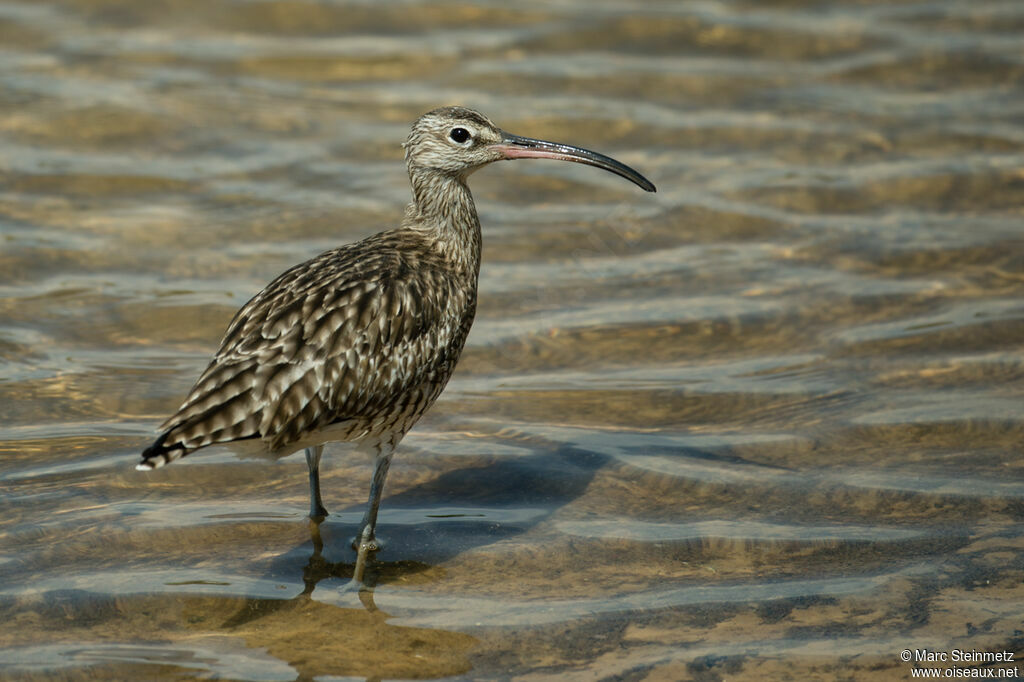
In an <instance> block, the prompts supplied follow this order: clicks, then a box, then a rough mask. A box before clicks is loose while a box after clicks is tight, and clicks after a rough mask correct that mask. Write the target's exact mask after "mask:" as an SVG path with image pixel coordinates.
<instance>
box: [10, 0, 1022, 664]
mask: <svg viewBox="0 0 1024 682" xmlns="http://www.w3.org/2000/svg"><path fill="white" fill-rule="evenodd" d="M1022 29H1024V4H1022V3H1018V2H1013V1H1012V0H1011V1H1008V2H967V1H964V2H941V1H934V2H892V1H887V2H884V3H882V2H878V3H873V2H860V3H847V2H828V1H821V2H810V1H807V2H802V1H800V0H794V1H790V2H756V3H754V2H740V1H738V0H735V1H731V0H723V1H720V2H707V3H705V2H695V3H682V2H667V1H666V2H645V3H633V2H628V1H627V0H602V1H601V2H582V1H576V0H565V1H563V2H559V3H540V2H527V3H517V4H516V5H515V6H514V8H510V7H508V6H507V4H506V3H499V2H488V1H486V0H483V1H481V2H474V3H457V2H456V3H447V4H442V5H437V4H432V3H426V2H418V1H415V0H414V1H410V2H381V1H378V2H373V3H369V2H365V3H341V2H306V1H303V0H288V1H287V2H286V1H284V0H281V1H277V2H274V1H268V2H264V1H253V0H245V1H240V2H229V1H227V0H204V1H203V2H197V1H194V0H178V1H175V2H171V1H170V0H164V1H158V2H132V1H130V0H64V1H60V2H38V1H36V2H27V1H26V2H24V3H17V2H4V3H2V4H0V238H2V240H3V241H2V247H0V405H2V410H3V415H2V419H0V453H2V455H0V490H2V491H3V494H2V496H0V677H2V679H12V680H36V679H39V680H42V679H62V680H79V679H115V680H124V679H154V680H180V679H227V680H292V679H313V678H314V677H315V678H317V679H321V680H330V679H339V678H349V677H352V678H391V677H398V678H420V679H424V678H459V679H481V678H482V679H492V678H504V677H515V678H521V679H529V680H541V679H569V680H573V679H578V680H592V679H621V680H641V679H650V680H680V679H700V680H715V679H726V678H728V679H742V678H752V677H755V676H756V677H757V678H758V679H809V678H816V679H844V680H845V679H879V678H881V679H907V678H908V677H909V674H910V667H911V666H912V665H913V664H912V663H905V662H902V661H901V660H900V658H899V653H900V651H901V650H903V649H927V650H930V651H935V652H947V653H948V652H950V651H951V650H952V649H954V648H958V649H962V650H967V651H984V652H996V651H1003V650H1008V651H1016V652H1022V648H1024V647H1022V643H1024V623H1022V620H1024V619H1022V615H1021V614H1022V613H1024V584H1022V579H1024V524H1022V519H1024V470H1022V469H1024V460H1022V458H1021V457H1020V448H1021V442H1022V436H1024V433H1022V432H1024V422H1022V418H1021V410H1020V406H1021V396H1022V388H1024V361H1022V357H1024V356H1022V354H1021V349H1022V338H1024V250H1022V247H1024V239H1022V237H1021V229H1022V214H1024V209H1022V206H1024V201H1022V200H1024V125H1022V121H1024V90H1022V89H1021V83H1022V82H1024V51H1022V49H1021V48H1022V45H1024V42H1022V40H1021V31H1022ZM452 103H461V104H465V105H468V106H472V107H476V108H479V109H480V110H482V111H484V112H485V113H488V114H490V115H491V116H492V117H493V118H494V119H495V120H496V121H497V123H498V124H499V125H501V126H502V127H504V128H505V129H507V130H510V131H513V132H516V133H520V134H523V135H529V136H532V137H541V138H548V139H555V140H560V141H565V142H570V143H576V144H580V145H582V146H586V147H590V148H593V149H596V150H600V151H602V152H605V153H608V154H610V155H613V156H615V157H617V158H619V159H621V160H623V161H624V162H626V163H629V164H630V165H633V166H635V167H637V168H638V169H640V170H641V171H642V172H644V173H645V174H646V175H647V176H649V177H650V178H651V179H652V180H653V181H654V182H655V183H656V184H657V185H658V193H657V194H656V195H648V194H645V193H643V192H641V191H640V190H638V189H637V188H635V187H633V186H631V185H629V184H628V183H626V182H624V181H622V180H621V179H620V178H616V177H614V176H612V175H609V174H605V173H601V172H599V171H596V170H594V169H590V168H584V167H581V166H574V165H569V164H554V163H540V162H530V163H526V162H522V163H517V164H499V165H498V166H496V167H492V168H488V169H486V170H484V171H482V172H480V173H478V174H477V175H475V176H474V177H473V180H472V186H473V189H474V194H475V196H476V200H477V205H478V208H479V210H480V214H481V220H482V222H483V224H484V235H485V253H484V260H485V263H484V267H483V272H482V276H481V296H480V309H479V314H478V318H477V322H476V325H475V327H474V330H473V332H472V334H471V336H470V339H469V343H468V346H467V349H466V352H465V354H464V356H463V360H462V362H461V364H460V367H459V370H458V372H457V373H456V375H455V377H454V378H453V380H452V382H451V384H450V385H449V387H448V389H447V391H446V392H445V394H444V395H443V396H442V398H441V400H440V401H439V402H438V404H437V405H436V406H435V408H434V409H433V410H432V411H431V412H430V413H429V414H428V415H427V417H425V418H424V419H423V420H422V422H421V423H420V424H419V425H418V426H417V428H416V429H414V430H413V432H412V433H411V434H410V435H409V436H408V437H407V438H406V440H405V441H404V443H403V447H402V449H401V450H400V452H399V455H398V456H397V458H396V460H395V464H394V466H393V467H392V473H391V477H390V479H389V482H388V488H387V491H386V497H385V500H384V504H383V507H382V512H381V520H380V527H379V529H380V534H381V536H382V537H383V538H384V539H385V540H386V542H387V544H386V546H385V548H384V550H383V551H381V552H380V553H379V555H378V556H377V559H376V562H375V563H374V564H373V565H372V567H371V568H370V572H369V575H368V582H369V583H370V584H372V585H373V590H372V593H364V594H362V595H356V594H351V593H347V592H344V591H343V590H342V589H341V588H342V586H343V585H344V584H345V582H346V580H347V578H348V576H350V575H351V572H352V562H353V552H352V551H351V550H350V549H349V548H348V540H349V538H350V536H351V535H352V534H353V533H354V531H355V524H356V523H357V522H358V520H359V518H360V516H361V512H362V503H363V500H364V499H365V494H366V489H367V487H368V481H369V476H370V473H371V472H370V464H369V462H367V461H364V460H361V459H359V458H358V457H353V456H350V455H345V454H342V453H338V454H336V455H335V456H333V457H332V456H330V454H328V456H327V458H326V459H325V465H324V484H323V486H324V491H325V498H326V503H327V506H328V508H329V509H331V511H332V512H333V514H332V515H331V516H330V517H329V518H328V520H327V521H326V522H325V523H324V524H323V526H322V527H321V529H320V531H321V534H322V536H321V537H320V538H319V539H320V540H322V546H321V545H320V544H319V543H317V542H314V540H315V538H314V537H313V536H312V535H311V529H310V527H309V524H308V523H307V520H306V519H305V517H304V514H305V511H306V504H307V499H306V495H307V492H306V476H305V462H304V461H303V459H302V457H301V456H293V457H291V458H289V459H286V460H283V461H281V462H278V463H276V464H265V463H262V462H256V461H250V460H239V459H237V458H235V457H234V456H233V455H231V454H229V453H227V452H225V451H223V450H217V449H212V450H210V451H208V452H203V453H201V454H196V455H194V456H192V457H190V458H188V459H187V460H184V461H182V462H179V463H176V464H175V465H173V466H170V467H167V468H166V469H161V470H159V471H156V472H153V473H149V474H144V473H140V472H136V471H134V470H133V468H132V467H133V465H134V463H135V461H136V458H137V456H138V453H139V452H140V450H141V449H142V448H143V447H144V446H145V445H146V444H147V443H148V442H149V441H150V440H151V438H152V437H153V429H154V428H155V427H156V426H157V425H158V423H159V422H160V421H162V419H163V418H164V417H166V416H167V415H168V414H169V413H170V412H171V411H172V410H173V409H174V408H175V407H176V406H177V405H178V404H179V403H180V401H181V399H182V398H183V396H184V394H185V392H186V391H187V390H188V388H189V387H190V385H191V382H192V381H193V380H194V379H195V378H196V376H197V374H198V372H199V371H200V370H201V369H202V367H203V366H204V365H205V362H206V360H207V358H208V357H209V356H210V354H211V353H212V352H213V350H214V349H215V347H216V343H217V341H218V339H219V338H220V335H221V333H222V332H223V329H224V327H225V325H226V323H227V321H228V319H229V318H230V316H231V315H232V314H233V312H234V311H235V309H237V308H238V307H239V306H240V305H241V304H242V303H244V301H245V300H246V299H247V298H248V297H249V296H251V295H252V294H253V293H254V292H255V291H257V290H258V289H259V288H260V287H262V286H263V284H265V283H266V282H267V281H269V280H270V279H271V278H272V277H274V276H275V275H276V274H278V273H279V272H280V271H282V270H283V269H285V268H286V267H288V266H289V265H291V264H293V263H296V262H299V261H301V260H304V259H305V258H308V257H310V256H312V255H315V254H316V253H318V252H319V251H321V250H323V249H326V248H329V247H331V246H334V245H336V244H339V243H342V242H346V241H350V240H354V239H357V238H360V237H362V236H365V235H367V234H370V233H372V232H374V231H377V230H380V229H384V228H387V227H390V226H393V225H394V224H395V223H396V221H397V220H398V219H399V217H400V215H401V212H402V208H403V206H404V204H405V202H406V201H407V200H408V183H407V180H406V177H405V170H404V166H403V164H402V161H401V159H402V150H401V147H400V143H401V142H402V140H403V139H404V137H405V134H406V132H407V129H408V125H409V123H410V122H411V121H412V120H413V119H415V118H416V116H417V115H418V114H420V113H422V112H423V111H426V110H428V109H431V108H434V107H435V106H439V105H443V104H452ZM1022 655H1024V652H1022ZM918 665H919V666H923V665H924V664H921V663H919V664H918ZM957 665H973V666H978V665H980V664H979V663H958V664H957ZM1013 666H1014V664H1011V665H1010V666H1002V667H1008V668H1012V667H1013ZM996 667H1000V666H996ZM1016 667H1017V670H1018V672H1021V673H1024V670H1022V669H1024V664H1016Z"/></svg>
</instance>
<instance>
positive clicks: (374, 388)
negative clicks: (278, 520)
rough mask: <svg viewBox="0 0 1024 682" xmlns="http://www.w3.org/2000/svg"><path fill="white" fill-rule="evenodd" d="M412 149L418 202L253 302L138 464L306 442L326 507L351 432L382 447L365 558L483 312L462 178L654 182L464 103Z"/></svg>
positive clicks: (425, 125) (422, 124) (433, 116)
mask: <svg viewBox="0 0 1024 682" xmlns="http://www.w3.org/2000/svg"><path fill="white" fill-rule="evenodd" d="M405 149H406V164H407V166H408V169H409V177H410V180H411V182H412V188H413V202H412V203H411V204H409V206H408V208H407V209H406V213H405V219H404V220H403V221H402V225H401V227H399V228H398V229H396V230H389V231H387V232H382V233H380V234H377V235H374V236H372V237H369V238H367V239H364V240H362V241H360V242H356V243H354V244H349V245H346V246H342V247H339V248H336V249H332V250H331V251H327V252H325V253H323V254H321V255H319V256H317V257H316V258H313V259H312V260H309V261H306V262H305V263H302V264H300V265H297V266H295V267H293V268H291V269H290V270H288V271H287V272H285V273H284V274H282V275H281V276H280V277H278V278H277V279H275V280H274V281H272V282H271V283H270V284H269V285H267V287H266V288H265V289H263V291H261V292H260V293H258V294H257V295H256V296H255V297H253V298H252V300H250V301H249V302H248V303H246V304H245V306H243V307H242V309H241V310H239V311H238V313H237V314H236V315H235V318H234V319H233V320H232V321H231V324H230V325H229V327H228V330H227V332H226V334H225V335H224V339H223V341H222V342H221V346H220V350H218V351H217V353H216V355H214V357H213V360H212V361H211V362H210V364H209V366H208V367H207V368H206V370H205V371H204V372H203V374H202V375H201V376H200V377H199V380H198V381H197V382H196V384H195V386H194V387H193V388H192V390H191V391H190V392H189V395H188V397H187V398H186V399H185V402H184V404H182V406H181V407H180V408H179V409H178V411H177V413H175V414H174V416H172V417H171V418H170V419H168V420H167V421H166V422H165V423H164V424H163V426H162V427H161V431H162V433H161V435H160V437H159V438H157V440H156V441H155V442H154V443H153V445H152V446H150V447H149V448H147V449H146V450H145V451H144V452H143V453H142V457H143V461H142V463H141V464H139V466H138V468H140V469H154V468H157V467H160V466H163V465H165V464H167V463H169V462H171V461H173V460H175V459H177V458H179V457H184V456H185V455H188V454H190V453H191V452H193V451H195V450H198V449H199V448H203V447H207V446H209V445H216V444H225V445H229V446H232V447H235V448H237V449H242V450H248V451H250V452H252V451H256V452H262V453H264V454H268V455H270V456H274V457H282V456H285V455H287V454H290V453H292V452H295V451H296V450H300V449H302V448H306V456H307V461H308V463H309V470H310V471H309V473H310V515H311V516H312V517H313V518H322V517H323V516H325V515H326V513H327V512H326V510H325V509H324V508H323V504H322V502H321V499H320V490H319V472H318V467H319V461H320V456H321V453H322V450H323V444H324V443H326V442H336V441H348V442H351V443H353V444H355V445H356V446H357V447H361V448H362V449H365V450H369V451H371V452H372V453H373V454H374V455H376V457H377V469H376V472H375V474H374V484H373V486H372V488H371V494H370V503H369V505H368V508H367V513H366V517H365V518H364V519H363V524H362V528H361V530H360V534H359V540H360V560H361V561H365V555H366V552H368V551H369V550H372V549H374V548H376V544H375V542H374V539H373V532H374V525H375V523H376V515H377V507H378V505H379V502H380V493H381V489H382V488H383V485H384V479H385V477H386V475H387V469H388V465H389V462H390V458H391V454H392V452H393V451H394V449H395V447H396V446H397V445H398V443H399V441H401V439H402V437H403V436H404V435H405V433H406V432H407V431H408V430H409V429H410V428H412V426H413V424H415V423H416V420H417V419H419V418H420V416H421V415H422V414H423V413H424V412H425V411H426V410H427V408H429V407H430V405H431V404H432V403H433V402H434V400H436V399H437V397H438V395H440V393H441V391H442V390H443V389H444V386H445V384H446V383H447V382H448V379H449V377H451V374H452V372H453V371H454V369H455V363H456V362H457V361H458V359H459V355H460V354H461V352H462V348H463V346H464V345H465V342H466V336H467V335H468V333H469V328H470V325H472V323H473V316H474V314H475V312H476V292H477V278H478V275H479V271H480V222H479V219H478V218H477V214H476V207H475V206H474V204H473V197H472V196H471V195H470V193H469V188H468V187H467V185H466V178H467V177H468V176H469V175H470V173H472V172H473V171H475V170H477V169H478V168H480V167H482V166H484V165H486V164H488V163H491V162H493V161H498V160H501V159H512V158H555V159H563V160H570V161H577V162H581V163H586V164H590V165H595V166H598V167H601V168H604V169H606V170H610V171H612V172H614V173H617V174H619V175H622V176H623V177H626V178H628V179H629V180H631V181H633V182H635V183H636V184H638V185H640V186H641V187H643V188H644V189H646V190H648V191H654V186H653V185H651V184H650V182H648V181H647V180H646V179H645V178H643V177H642V176H641V175H640V174H639V173H637V172H636V171H634V170H633V169H631V168H628V167H626V166H623V165H622V164H620V163H618V162H617V161H614V160H612V159H609V158H608V157H604V156H601V155H599V154H595V153H594V152H588V151H586V150H581V149H578V148H575V147H569V146H567V145H560V144H555V143H550V142H543V141H540V140H531V139H529V138H521V137H517V136H514V135H510V134H508V133H505V132H503V131H501V130H500V129H498V128H497V127H496V126H495V125H494V124H493V123H491V122H490V121H489V120H488V119H487V118H485V117H484V116H482V115H481V114H479V113H477V112H475V111H471V110H469V109H464V108H461V107H446V108H443V109H437V110H435V111H432V112H430V113H428V114H425V115H423V116H422V117H420V118H419V119H418V120H417V121H416V123H415V124H413V128H412V132H411V133H410V134H409V138H408V140H407V141H406V143H405ZM357 577H358V575H357Z"/></svg>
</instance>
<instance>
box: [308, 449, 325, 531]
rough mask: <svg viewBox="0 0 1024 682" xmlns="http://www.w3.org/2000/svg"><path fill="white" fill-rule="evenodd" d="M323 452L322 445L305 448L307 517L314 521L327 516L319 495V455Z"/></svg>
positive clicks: (321, 519)
mask: <svg viewBox="0 0 1024 682" xmlns="http://www.w3.org/2000/svg"><path fill="white" fill-rule="evenodd" d="M323 454H324V446H323V445H315V446H313V447H311V448H306V464H308V465H309V518H311V519H313V520H314V521H323V520H324V518H326V516H327V509H325V508H324V501H323V498H321V497H320V456H321V455H323Z"/></svg>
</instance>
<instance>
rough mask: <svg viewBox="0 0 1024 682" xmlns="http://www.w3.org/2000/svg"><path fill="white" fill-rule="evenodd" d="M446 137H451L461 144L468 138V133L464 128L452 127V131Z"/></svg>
mask: <svg viewBox="0 0 1024 682" xmlns="http://www.w3.org/2000/svg"><path fill="white" fill-rule="evenodd" d="M448 137H450V138H452V140H453V141H454V142H458V143H459V144H462V143H463V142H465V141H466V140H468V139H469V138H470V134H469V131H468V130H466V129H465V128H452V131H451V132H450V133H448Z"/></svg>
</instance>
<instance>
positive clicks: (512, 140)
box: [492, 132, 658, 192]
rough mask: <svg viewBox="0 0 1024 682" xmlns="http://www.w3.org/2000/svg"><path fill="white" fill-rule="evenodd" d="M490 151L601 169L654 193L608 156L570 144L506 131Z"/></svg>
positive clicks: (649, 185) (650, 186)
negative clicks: (536, 138) (581, 164)
mask: <svg viewBox="0 0 1024 682" xmlns="http://www.w3.org/2000/svg"><path fill="white" fill-rule="evenodd" d="M492 149H495V150H496V151H498V152H500V153H501V154H502V155H503V156H504V157H505V158H506V159H556V160H558V161H573V162H575V163H583V164H586V165H588V166H594V167H596V168H603V169H604V170H606V171H609V172H611V173H615V174H616V175H619V176H621V177H624V178H626V179H627V180H629V181H630V182H632V183H634V184H636V185H638V186H639V187H641V188H643V189H644V190H646V191H648V192H656V191H658V190H657V188H655V186H654V183H652V182H651V181H650V180H648V179H647V178H645V177H644V176H642V175H640V173H638V172H637V171H636V170H634V169H633V168H630V167H629V166H627V165H626V164H624V163H621V162H619V161H616V160H615V159H613V158H611V157H610V156H605V155H604V154H598V153H597V152H592V151H590V150H589V149H582V148H580V147H573V146H572V145H568V144H561V143H559V142H546V141H545V140H535V139H533V138H530V137H519V136H518V135H512V134H510V133H506V132H502V138H501V142H500V143H498V144H496V145H494V146H493V147H492Z"/></svg>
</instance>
